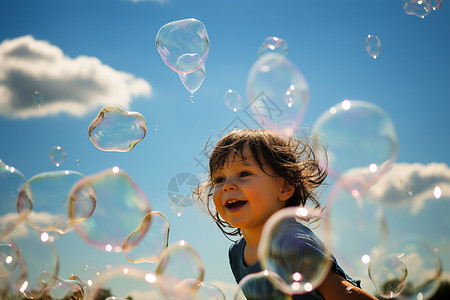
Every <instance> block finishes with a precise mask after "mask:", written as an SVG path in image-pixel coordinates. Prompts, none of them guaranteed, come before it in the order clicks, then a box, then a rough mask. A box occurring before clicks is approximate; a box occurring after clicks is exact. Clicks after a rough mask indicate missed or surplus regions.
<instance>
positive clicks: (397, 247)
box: [380, 234, 442, 300]
mask: <svg viewBox="0 0 450 300" xmlns="http://www.w3.org/2000/svg"><path fill="white" fill-rule="evenodd" d="M380 251H381V253H383V252H384V253H399V254H401V255H400V256H398V259H400V260H401V261H402V263H403V264H405V266H406V269H407V270H408V275H407V277H406V283H405V286H404V288H403V291H402V292H401V293H400V294H399V295H398V297H397V298H398V299H408V300H413V299H414V300H417V299H429V298H430V297H431V296H433V295H434V293H435V292H436V290H437V289H438V288H439V285H440V283H441V274H442V264H441V260H440V257H439V252H438V251H437V250H436V249H434V248H433V247H432V246H431V245H430V244H429V243H428V242H427V241H426V239H425V238H423V237H419V236H418V235H416V234H407V235H404V236H401V237H397V236H392V237H391V238H390V239H389V240H388V241H387V243H386V244H385V246H384V248H381V250H380Z"/></svg>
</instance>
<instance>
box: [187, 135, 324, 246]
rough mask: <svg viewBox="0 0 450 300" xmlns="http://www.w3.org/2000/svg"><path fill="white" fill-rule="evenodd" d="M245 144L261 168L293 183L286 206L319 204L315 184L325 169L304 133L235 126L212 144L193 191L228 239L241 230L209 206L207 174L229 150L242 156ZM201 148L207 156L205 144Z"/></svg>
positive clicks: (210, 172)
mask: <svg viewBox="0 0 450 300" xmlns="http://www.w3.org/2000/svg"><path fill="white" fill-rule="evenodd" d="M207 145H208V143H207ZM246 146H248V147H249V149H250V151H251V153H252V157H253V158H254V159H255V160H256V162H257V163H258V165H259V166H260V168H261V169H262V170H264V167H263V166H264V165H267V166H268V167H269V168H271V169H272V170H273V171H274V172H275V174H276V175H278V176H280V177H282V178H283V179H284V180H285V181H287V182H288V183H289V184H290V185H292V186H294V187H295V191H294V193H293V195H292V196H291V197H290V198H289V199H288V200H287V201H286V207H288V206H304V205H306V202H307V201H308V200H310V202H311V203H312V205H313V206H314V207H315V208H321V205H320V203H319V201H318V200H317V198H318V195H317V193H316V188H317V187H319V186H320V185H321V184H322V183H323V182H324V181H325V179H326V177H327V172H326V168H324V167H322V166H321V165H320V164H319V162H318V161H317V159H316V156H315V154H314V151H313V147H312V146H311V144H310V143H309V138H308V137H307V136H305V137H303V138H299V137H289V138H284V137H282V136H280V135H278V134H277V133H275V132H272V131H269V130H265V129H243V130H236V131H233V132H231V133H229V134H227V135H226V136H224V137H223V138H222V139H221V140H220V141H219V142H218V143H217V144H216V146H215V147H214V148H213V150H212V151H211V154H210V155H209V174H208V175H207V176H206V177H205V178H204V180H203V181H202V183H200V184H199V186H198V187H197V188H196V189H195V190H194V191H193V196H194V197H193V198H194V202H195V203H196V204H197V205H198V206H199V207H200V208H201V209H202V210H203V211H205V212H207V213H208V214H210V215H211V216H212V218H213V219H214V221H215V222H216V224H217V225H218V226H219V228H220V230H221V231H222V232H223V233H224V235H225V236H226V237H227V238H228V239H230V240H232V239H231V237H233V236H241V235H242V233H241V230H240V229H239V228H235V227H233V226H231V225H230V224H229V223H228V222H226V221H224V220H223V219H222V218H221V217H220V215H219V213H218V212H217V210H216V209H215V208H214V207H213V205H214V204H213V202H212V201H211V196H212V190H213V188H214V187H213V181H212V177H211V176H212V174H213V172H214V171H216V170H218V169H221V168H223V166H224V164H225V162H226V159H227V156H228V154H229V153H235V154H236V155H239V156H240V157H242V158H243V159H245V157H244V155H243V151H244V148H245V147H246ZM205 152H206V155H207V156H208V151H207V150H206V148H205Z"/></svg>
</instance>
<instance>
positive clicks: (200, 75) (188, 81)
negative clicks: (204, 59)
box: [178, 64, 206, 102]
mask: <svg viewBox="0 0 450 300" xmlns="http://www.w3.org/2000/svg"><path fill="white" fill-rule="evenodd" d="M205 74H206V68H205V65H204V64H203V65H201V66H200V68H198V69H197V70H195V71H194V72H192V73H178V76H179V77H180V80H181V82H182V83H183V85H184V87H185V88H186V89H187V90H188V91H189V92H190V93H191V98H190V99H191V101H192V102H193V101H194V93H195V92H196V91H197V90H198V89H199V88H200V87H201V86H202V83H203V80H204V79H205Z"/></svg>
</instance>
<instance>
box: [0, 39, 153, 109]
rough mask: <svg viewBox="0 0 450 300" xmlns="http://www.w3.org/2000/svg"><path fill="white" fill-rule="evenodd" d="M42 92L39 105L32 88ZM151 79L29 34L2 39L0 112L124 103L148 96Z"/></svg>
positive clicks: (0, 46)
mask: <svg viewBox="0 0 450 300" xmlns="http://www.w3.org/2000/svg"><path fill="white" fill-rule="evenodd" d="M35 91H38V92H39V94H40V95H41V96H42V99H43V101H42V105H41V107H40V109H39V108H38V106H37V105H36V104H35V103H34V102H33V93H34V92H35ZM150 95H151V86H150V84H149V83H148V82H147V81H146V80H144V79H142V78H136V77H135V76H134V75H133V74H130V73H126V72H122V71H118V70H115V69H113V68H112V67H110V66H108V65H105V64H103V63H102V62H101V61H100V60H99V59H98V58H96V57H89V56H78V57H76V58H70V57H68V56H66V55H64V53H63V51H62V50H61V49H60V48H58V47H57V46H54V45H51V44H50V43H49V42H47V41H41V40H36V39H34V38H33V37H32V36H29V35H27V36H22V37H18V38H15V39H12V40H5V41H3V42H2V43H1V44H0V114H1V115H4V116H8V117H13V118H28V117H42V116H46V115H55V114H59V113H62V112H64V113H68V114H70V115H73V116H82V115H84V114H86V113H88V112H89V111H92V110H97V109H98V108H99V107H102V106H106V105H117V106H120V107H122V108H124V109H128V107H129V104H130V102H131V100H132V98H133V97H139V96H143V97H149V96H150Z"/></svg>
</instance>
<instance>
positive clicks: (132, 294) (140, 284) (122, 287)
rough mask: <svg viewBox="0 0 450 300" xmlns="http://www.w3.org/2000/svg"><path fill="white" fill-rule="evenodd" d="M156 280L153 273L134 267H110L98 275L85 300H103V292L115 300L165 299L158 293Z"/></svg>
mask: <svg viewBox="0 0 450 300" xmlns="http://www.w3.org/2000/svg"><path fill="white" fill-rule="evenodd" d="M158 280H159V278H158V277H157V276H156V275H155V274H154V273H152V272H148V271H146V270H143V269H138V268H136V267H134V266H112V267H110V268H107V269H106V270H104V271H102V272H101V273H100V274H99V276H98V278H97V280H96V281H95V282H94V283H93V285H92V289H91V293H90V295H89V297H87V299H88V300H95V299H102V300H103V298H101V297H100V296H101V295H104V292H105V291H108V292H109V293H108V294H109V296H110V297H115V299H133V300H149V299H155V300H156V299H158V300H159V299H161V300H162V299H167V298H165V297H164V295H163V294H162V293H161V292H160V291H159V288H158V286H157V283H158ZM113 299H114V298H113Z"/></svg>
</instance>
